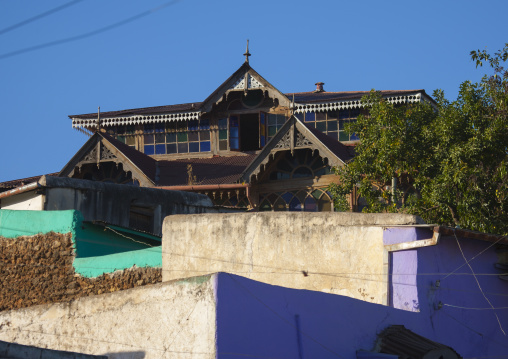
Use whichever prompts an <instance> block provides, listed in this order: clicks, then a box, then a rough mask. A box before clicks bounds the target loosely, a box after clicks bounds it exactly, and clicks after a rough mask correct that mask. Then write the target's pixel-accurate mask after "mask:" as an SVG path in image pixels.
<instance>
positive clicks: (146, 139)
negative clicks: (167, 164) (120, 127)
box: [145, 135, 154, 153]
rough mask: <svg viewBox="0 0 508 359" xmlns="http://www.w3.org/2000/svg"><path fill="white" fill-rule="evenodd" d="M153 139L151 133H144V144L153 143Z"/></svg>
mask: <svg viewBox="0 0 508 359" xmlns="http://www.w3.org/2000/svg"><path fill="white" fill-rule="evenodd" d="M153 140H154V139H153V135H145V145H151V144H153ZM145 153H146V152H145Z"/></svg>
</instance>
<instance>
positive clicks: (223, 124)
mask: <svg viewBox="0 0 508 359" xmlns="http://www.w3.org/2000/svg"><path fill="white" fill-rule="evenodd" d="M227 128H228V119H227V118H221V119H219V129H221V130H226V129H227Z"/></svg>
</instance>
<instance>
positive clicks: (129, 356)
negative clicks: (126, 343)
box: [104, 351, 146, 359]
mask: <svg viewBox="0 0 508 359" xmlns="http://www.w3.org/2000/svg"><path fill="white" fill-rule="evenodd" d="M104 355H105V356H106V357H108V359H143V358H144V357H145V356H146V353H145V352H144V351H134V352H116V353H106V354H104Z"/></svg>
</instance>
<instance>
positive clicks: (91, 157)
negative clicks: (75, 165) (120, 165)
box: [81, 143, 116, 162]
mask: <svg viewBox="0 0 508 359" xmlns="http://www.w3.org/2000/svg"><path fill="white" fill-rule="evenodd" d="M100 160H101V161H108V160H116V156H115V155H114V154H113V153H112V152H111V151H110V150H109V149H108V148H107V147H106V146H104V145H103V144H102V143H101V156H100ZM96 161H97V146H95V147H94V148H93V149H92V150H91V151H90V152H88V154H87V155H86V156H85V157H84V158H83V159H82V160H81V162H96Z"/></svg>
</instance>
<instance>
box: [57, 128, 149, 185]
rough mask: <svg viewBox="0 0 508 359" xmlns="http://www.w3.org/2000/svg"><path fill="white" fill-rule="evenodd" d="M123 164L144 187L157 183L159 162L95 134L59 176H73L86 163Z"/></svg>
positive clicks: (109, 138)
mask: <svg viewBox="0 0 508 359" xmlns="http://www.w3.org/2000/svg"><path fill="white" fill-rule="evenodd" d="M110 161H113V162H115V163H121V164H122V165H123V169H124V170H125V171H130V172H131V173H132V178H133V179H136V180H138V181H139V182H140V183H141V185H142V186H143V187H151V186H153V185H154V184H155V182H156V171H157V161H155V160H154V159H153V158H151V157H150V156H147V155H145V154H144V153H142V152H140V151H137V150H135V149H133V148H131V147H129V146H127V145H126V144H124V143H122V142H120V141H118V140H116V139H114V138H112V137H110V136H108V135H107V134H105V133H100V132H95V134H94V135H93V136H92V137H90V139H89V140H88V141H86V142H85V144H84V145H83V146H82V147H81V148H80V149H79V151H78V152H77V153H76V154H75V155H74V156H73V157H72V159H71V160H70V161H69V162H68V163H67V164H66V165H65V166H64V168H63V169H62V170H61V171H60V173H59V174H58V176H60V177H64V176H65V177H67V176H69V177H70V176H72V174H73V173H74V169H75V168H76V167H80V165H82V164H84V163H100V162H110Z"/></svg>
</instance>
